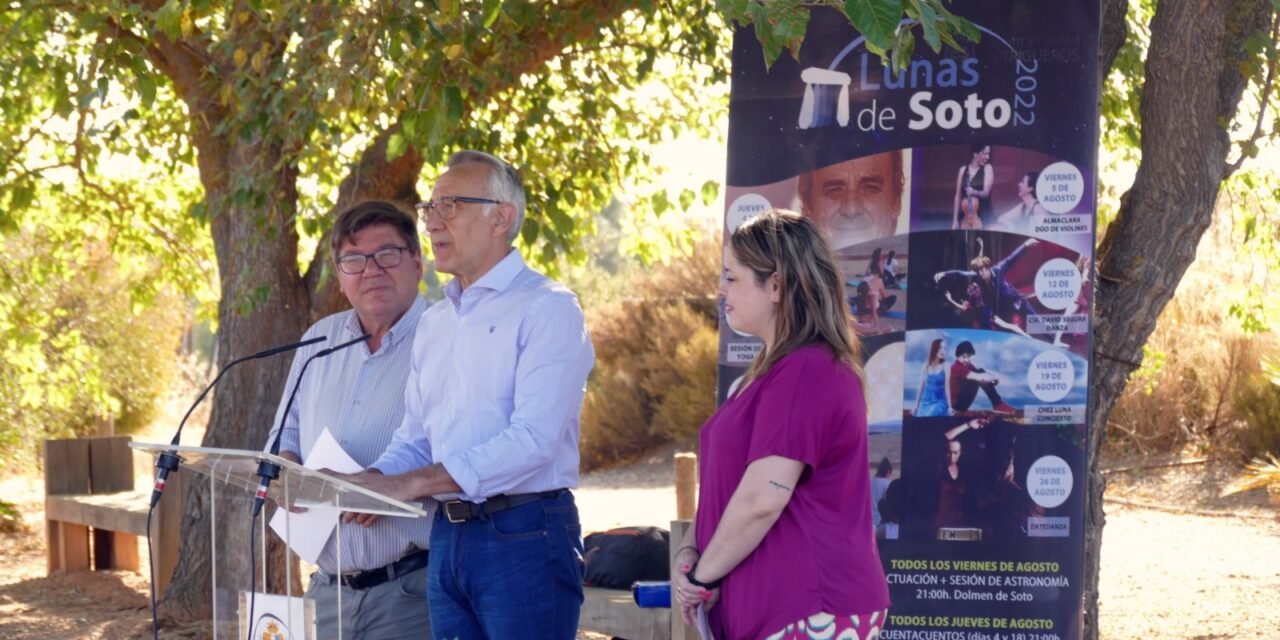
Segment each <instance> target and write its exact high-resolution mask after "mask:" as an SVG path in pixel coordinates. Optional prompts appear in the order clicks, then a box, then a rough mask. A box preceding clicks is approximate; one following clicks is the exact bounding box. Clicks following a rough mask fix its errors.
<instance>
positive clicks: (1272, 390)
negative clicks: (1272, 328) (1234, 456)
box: [1233, 362, 1280, 459]
mask: <svg viewBox="0 0 1280 640" xmlns="http://www.w3.org/2000/svg"><path fill="white" fill-rule="evenodd" d="M1265 369H1266V370H1265V371H1263V372H1259V373H1254V374H1252V375H1250V376H1248V377H1247V378H1245V380H1244V381H1243V382H1242V383H1241V384H1240V387H1239V388H1238V389H1237V390H1236V393H1235V397H1234V398H1233V403H1234V405H1235V410H1236V412H1237V413H1238V414H1239V415H1240V416H1241V418H1243V419H1244V426H1243V428H1241V429H1240V431H1239V434H1238V436H1237V437H1238V441H1239V449H1240V453H1241V454H1243V456H1244V458H1246V459H1251V458H1261V457H1263V456H1264V455H1266V454H1271V455H1273V456H1275V455H1280V366H1277V363H1274V362H1269V363H1268V364H1267V366H1266V367H1265Z"/></svg>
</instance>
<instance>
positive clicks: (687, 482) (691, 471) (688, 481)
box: [667, 452, 698, 640]
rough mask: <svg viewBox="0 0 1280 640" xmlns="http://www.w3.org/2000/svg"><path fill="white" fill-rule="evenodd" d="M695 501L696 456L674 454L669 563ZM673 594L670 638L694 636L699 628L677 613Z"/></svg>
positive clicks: (689, 523)
mask: <svg viewBox="0 0 1280 640" xmlns="http://www.w3.org/2000/svg"><path fill="white" fill-rule="evenodd" d="M697 505H698V456H697V454H693V453H687V452H686V453H677V454H676V519H675V520H673V521H671V548H670V555H669V556H668V558H667V560H668V562H670V563H671V564H672V565H674V564H675V561H676V551H677V550H678V549H679V548H680V545H681V541H682V540H684V535H685V533H686V532H688V531H689V527H692V526H693V516H694V512H695V511H696V510H697ZM674 595H675V594H672V598H671V600H672V607H671V640H694V639H696V638H697V637H698V630H697V629H695V628H694V627H691V626H688V625H686V624H685V623H684V620H683V619H682V618H681V617H680V608H679V607H678V606H676V605H675V597H674Z"/></svg>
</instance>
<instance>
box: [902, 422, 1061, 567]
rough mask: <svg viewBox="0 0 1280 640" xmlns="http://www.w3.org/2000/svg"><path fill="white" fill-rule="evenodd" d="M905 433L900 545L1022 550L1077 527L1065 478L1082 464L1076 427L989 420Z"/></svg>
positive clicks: (921, 425)
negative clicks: (946, 544) (904, 541)
mask: <svg viewBox="0 0 1280 640" xmlns="http://www.w3.org/2000/svg"><path fill="white" fill-rule="evenodd" d="M907 430H908V435H909V438H908V442H909V443H910V448H909V449H908V450H907V451H905V452H904V454H903V455H904V458H905V460H904V462H903V465H904V466H903V482H904V483H905V485H906V486H905V489H906V496H905V500H906V513H905V514H904V516H903V518H902V522H901V523H900V525H901V527H902V536H903V537H904V538H906V539H909V540H937V541H941V542H949V543H951V542H954V543H975V544H1000V545H1008V544H1023V545H1027V544H1034V541H1035V540H1037V539H1045V538H1066V537H1068V536H1069V535H1070V532H1071V530H1072V527H1073V526H1075V527H1079V526H1080V523H1078V522H1076V523H1073V522H1072V521H1071V520H1072V519H1071V517H1070V515H1069V514H1071V513H1073V511H1072V507H1073V506H1078V502H1079V501H1080V500H1082V499H1083V492H1082V490H1081V488H1080V486H1079V485H1080V483H1079V482H1077V478H1075V476H1074V475H1073V473H1072V471H1071V469H1072V468H1073V466H1074V465H1076V464H1078V463H1080V462H1081V461H1082V459H1083V451H1082V449H1081V447H1080V438H1081V437H1083V429H1082V428H1081V427H1080V426H1078V425H1063V426H1060V427H1028V426H1026V425H1023V424H1020V423H1017V422H1014V421H1010V420H1006V419H1003V418H1001V417H998V416H992V417H951V418H947V419H943V420H936V421H934V420H929V421H920V420H911V421H909V423H908V426H907ZM890 511H892V509H890Z"/></svg>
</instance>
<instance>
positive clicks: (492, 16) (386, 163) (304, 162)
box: [0, 0, 727, 618]
mask: <svg viewBox="0 0 1280 640" xmlns="http://www.w3.org/2000/svg"><path fill="white" fill-rule="evenodd" d="M0 32H3V33H5V34H6V35H7V36H8V37H7V38H0V112H3V114H4V116H3V118H0V173H2V174H3V175H4V179H3V180H0V207H2V208H3V213H0V225H2V226H3V227H4V228H5V229H7V231H6V233H7V234H9V235H7V236H6V237H7V238H13V237H16V236H14V235H13V234H16V233H17V232H18V231H17V230H18V229H19V228H21V226H22V224H23V222H24V221H26V220H29V219H32V218H37V217H41V216H48V215H50V214H51V213H52V212H56V214H57V215H58V216H59V218H60V220H61V221H63V223H64V224H65V225H66V228H67V229H68V233H70V234H73V235H74V234H80V235H81V236H85V237H88V236H89V235H90V234H89V232H88V229H89V228H91V227H92V228H97V229H101V233H102V234H105V236H106V238H107V239H106V240H105V241H104V242H105V246H107V247H109V248H110V250H111V252H112V254H113V256H115V257H117V258H125V257H128V258H131V259H132V258H143V257H145V258H147V259H149V260H154V261H156V262H157V263H158V264H160V265H162V268H160V269H159V270H158V271H156V272H154V273H151V274H150V275H148V276H147V277H142V278H137V279H135V280H132V281H130V286H129V296H130V298H131V299H132V300H135V301H137V302H139V303H140V306H139V307H138V308H139V309H140V310H152V311H153V310H154V309H155V308H156V304H155V303H156V301H157V298H156V297H155V295H156V294H157V293H158V292H160V291H163V290H167V289H171V290H174V291H177V292H180V293H182V294H184V295H195V296H197V297H200V296H204V297H205V298H206V299H208V300H211V301H212V300H216V301H217V308H216V313H215V312H213V311H212V310H210V312H209V313H208V315H209V317H211V318H212V319H214V320H215V321H216V324H217V327H218V335H217V343H218V346H217V352H218V356H219V360H220V363H225V362H226V361H227V359H229V358H231V357H234V356H237V355H243V354H245V353H251V352H253V351H256V350H259V349H262V348H265V347H268V346H272V345H273V344H278V343H280V342H284V341H288V340H290V339H293V338H294V337H296V336H297V335H299V334H300V333H301V331H302V330H303V328H304V327H305V326H306V324H307V323H308V322H309V321H310V320H313V319H315V318H316V317H317V316H319V315H323V314H326V313H329V312H332V311H335V310H337V309H338V308H340V307H341V306H343V304H344V301H343V300H342V299H341V296H340V295H338V294H337V292H336V287H335V286H334V278H333V276H332V270H331V267H330V266H329V263H328V261H327V260H326V259H325V252H324V251H323V250H322V248H323V247H324V246H325V243H324V239H325V238H324V234H325V229H326V228H327V227H328V222H329V220H330V219H331V216H332V215H333V214H334V213H335V212H336V211H337V210H339V209H341V208H342V207H344V206H346V205H347V204H350V203H351V202H354V201H357V200H362V199H367V198H381V199H387V200H392V201H395V202H397V203H399V204H400V205H402V206H406V207H407V206H411V205H412V203H413V202H415V201H416V200H417V199H419V197H420V196H419V188H418V184H419V178H420V176H421V177H425V178H427V179H428V180H429V179H431V178H433V177H434V176H435V175H436V174H438V173H439V171H440V170H441V164H442V162H443V160H444V158H446V157H447V154H448V153H449V152H451V151H453V150H456V149H458V148H462V147H475V148H480V149H483V150H486V151H490V152H492V153H495V154H497V155H500V156H503V157H505V158H507V159H509V160H511V161H512V162H513V163H514V164H515V165H516V166H517V167H518V168H520V169H522V171H523V173H524V178H525V182H526V188H527V189H528V191H529V194H530V198H529V200H530V211H529V215H528V217H527V218H526V222H525V226H524V228H523V229H522V233H521V244H522V245H523V248H524V251H525V253H526V255H530V256H531V257H532V258H533V259H534V260H535V262H539V263H542V264H543V265H546V266H548V267H549V268H550V269H552V270H554V268H555V267H556V265H557V264H558V263H557V262H556V260H555V259H556V258H564V259H567V260H568V261H569V263H570V264H574V263H581V261H582V259H583V257H584V253H583V252H582V250H581V246H582V240H583V238H584V237H586V236H587V234H589V233H591V232H592V230H593V226H594V221H593V215H594V214H595V212H596V211H598V210H600V209H601V207H603V206H604V205H605V204H606V203H607V202H608V201H609V200H610V198H611V197H612V196H613V195H614V194H616V193H619V192H621V191H623V190H624V188H625V189H627V190H629V191H630V193H629V194H628V195H629V196H630V199H631V200H632V201H635V202H641V201H646V202H650V203H653V204H654V205H655V206H654V207H652V208H651V209H652V213H649V211H648V209H650V208H649V207H638V208H637V209H638V211H639V212H640V213H644V214H646V215H652V216H657V215H659V214H660V213H661V212H662V210H663V209H664V207H662V206H659V205H660V204H661V203H662V202H663V201H664V199H665V202H666V203H667V204H668V207H666V208H671V207H670V206H669V205H670V199H669V198H667V197H666V195H665V193H664V194H663V195H662V196H661V197H660V196H658V195H657V194H656V193H655V194H654V195H653V197H652V198H648V197H647V196H646V197H645V199H644V200H642V199H641V197H640V196H637V195H636V194H637V193H640V194H641V195H643V192H644V190H645V189H649V188H651V187H646V186H645V185H646V184H647V182H646V177H647V176H651V175H652V172H651V171H650V170H649V168H648V164H649V151H648V149H649V147H650V145H652V144H653V143H655V142H657V141H661V140H664V139H667V138H670V137H673V136H675V135H677V134H679V133H680V132H681V131H686V130H691V129H692V130H699V131H705V130H706V127H707V126H708V124H707V123H709V122H712V121H713V120H712V119H711V118H709V117H708V115H709V114H712V113H716V112H719V111H722V110H723V108H724V103H723V101H721V100H704V99H702V92H703V88H704V87H705V86H707V85H708V84H710V83H716V82H723V80H725V79H726V77H727V64H726V63H725V54H726V51H727V47H726V46H724V44H723V43H722V37H723V36H724V35H725V29H724V25H723V22H722V21H721V18H720V17H719V16H718V15H717V14H716V13H714V11H713V9H712V7H711V6H709V5H707V4H706V3H703V2H698V1H696V0H667V1H657V0H623V1H608V2H606V1H600V0H597V1H587V0H580V1H571V2H554V3H553V2H531V1H527V0H506V1H501V0H476V1H464V0H370V1H368V2H359V3H350V2H342V1H338V0H318V1H315V2H310V1H309V2H301V1H297V0H242V1H237V2H226V1H219V0H100V1H96V2H83V1H77V0H69V1H65V2H56V3H49V2H43V1H37V0H15V1H14V2H11V3H8V4H7V5H6V6H5V8H4V9H0ZM655 75H660V77H661V78H662V80H663V82H662V83H661V85H659V88H656V89H655V88H654V87H653V86H646V85H645V81H646V80H647V79H649V78H651V77H654V76H655ZM661 246H662V243H661V242H651V243H647V244H642V245H640V246H639V247H638V250H640V251H641V252H646V251H648V252H653V251H657V250H658V248H659V247H661ZM72 252H73V251H72ZM308 254H309V255H308ZM69 255H70V254H67V255H65V256H63V257H61V258H59V260H61V261H65V260H67V259H69ZM206 292H207V293H206ZM40 340H43V338H39V339H37V341H38V342H39V341H40ZM43 344H45V345H51V344H52V343H51V342H50V341H48V340H45V341H44V343H43ZM73 346H74V345H73ZM287 364H288V363H287V360H285V359H278V361H277V360H273V361H270V362H260V363H257V362H255V363H253V364H250V365H246V366H244V367H241V368H238V369H237V370H236V371H235V372H234V373H232V374H230V375H228V376H227V377H226V378H225V379H224V380H223V381H222V383H221V384H220V386H219V393H218V394H217V395H216V397H215V400H214V408H213V415H212V418H211V421H210V428H209V430H208V431H207V433H206V439H205V442H204V444H206V445H210V446H230V447H239V448H249V447H256V446H259V444H260V442H261V440H262V439H263V437H264V436H265V434H266V432H267V430H268V428H269V426H270V421H271V414H272V413H273V410H274V405H275V403H276V401H277V400H278V398H279V397H280V394H281V388H280V386H281V384H282V381H283V378H284V374H285V371H286V369H287ZM44 381H45V379H43V378H42V379H41V382H44ZM201 491H202V489H197V490H196V491H195V492H193V494H194V495H193V497H192V499H191V500H192V504H193V508H192V509H190V510H189V513H191V514H193V515H192V517H198V515H197V514H198V513H199V512H200V510H199V508H198V505H200V504H204V501H205V500H207V497H205V496H203V495H202V494H201V493H200V492H201ZM186 526H188V527H190V530H189V532H188V533H189V534H190V535H188V536H185V537H184V543H185V545H186V546H185V547H184V551H183V553H182V557H183V564H182V565H180V566H179V569H178V571H177V573H176V574H175V579H174V581H173V583H172V586H171V588H170V593H169V597H168V598H167V599H166V610H167V612H168V613H171V614H173V615H176V616H178V617H196V618H200V617H203V616H204V614H205V609H204V607H207V603H208V597H207V592H208V588H209V585H208V581H207V577H208V575H207V574H208V570H207V567H206V566H203V565H202V564H201V563H202V562H206V561H207V555H208V553H207V549H208V544H209V540H208V536H207V534H205V533H202V532H201V531H200V529H201V527H200V526H199V525H194V523H192V522H188V523H187V525H186Z"/></svg>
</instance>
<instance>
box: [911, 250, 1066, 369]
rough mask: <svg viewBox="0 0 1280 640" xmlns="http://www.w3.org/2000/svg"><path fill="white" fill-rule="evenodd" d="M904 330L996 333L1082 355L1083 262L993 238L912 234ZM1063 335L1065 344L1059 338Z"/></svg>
mask: <svg viewBox="0 0 1280 640" xmlns="http://www.w3.org/2000/svg"><path fill="white" fill-rule="evenodd" d="M911 244H912V246H919V247H923V246H929V247H932V251H913V254H914V255H916V256H917V257H916V259H915V260H914V261H913V269H912V274H913V275H912V278H911V280H912V282H913V284H912V286H911V288H910V290H909V292H910V306H911V308H912V309H913V313H912V314H911V316H910V318H909V321H908V323H907V327H908V329H928V328H938V327H956V328H961V327H963V328H969V329H983V330H987V331H1004V332H1008V333H1014V334H1018V335H1021V336H1024V337H1028V338H1034V339H1037V340H1043V341H1045V342H1049V343H1050V344H1054V345H1056V346H1058V347H1061V348H1064V349H1068V348H1069V349H1074V350H1076V352H1077V353H1079V354H1081V355H1084V354H1085V353H1086V349H1087V345H1086V344H1085V343H1084V341H1082V340H1079V339H1075V338H1071V336H1082V335H1084V334H1086V333H1087V326H1088V316H1087V315H1086V313H1087V310H1088V308H1089V302H1090V300H1089V298H1090V297H1091V295H1092V285H1091V284H1089V283H1090V279H1089V278H1090V276H1091V274H1090V273H1089V265H1090V262H1089V260H1088V258H1087V256H1081V255H1079V254H1077V253H1076V252H1074V251H1072V250H1070V249H1068V248H1066V247H1063V246H1061V245H1057V244H1054V243H1051V242H1045V241H1042V240H1038V239H1036V238H1029V239H1028V238H1025V237H1023V236H1018V235H1014V234H1007V233H993V232H966V233H955V232H946V233H942V232H930V233H920V234H913V237H912V240H911ZM1064 336H1067V337H1064Z"/></svg>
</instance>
